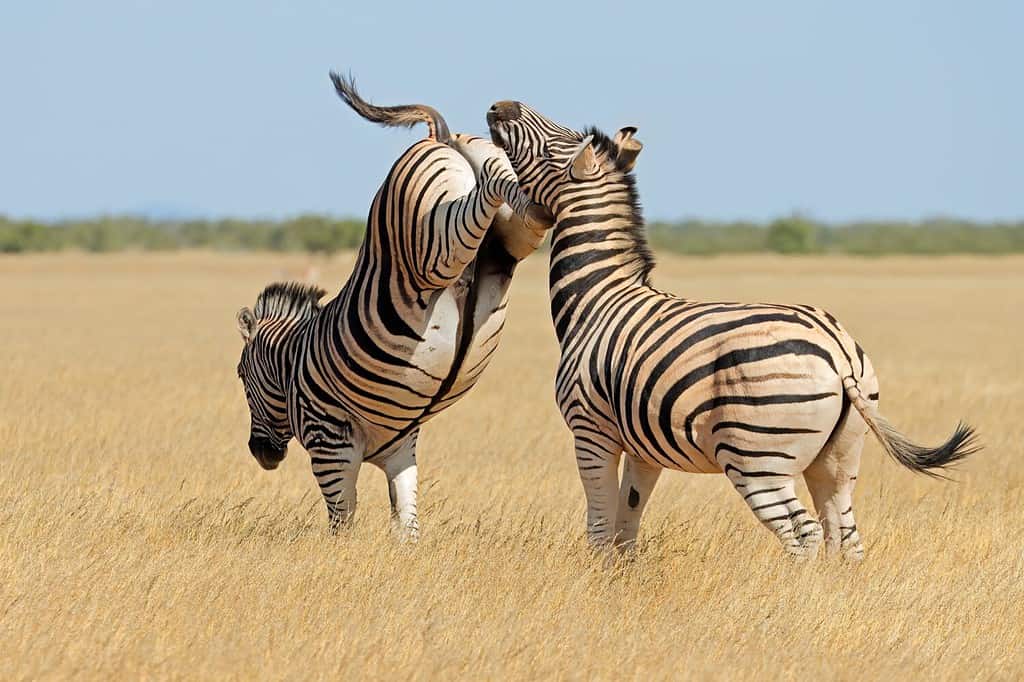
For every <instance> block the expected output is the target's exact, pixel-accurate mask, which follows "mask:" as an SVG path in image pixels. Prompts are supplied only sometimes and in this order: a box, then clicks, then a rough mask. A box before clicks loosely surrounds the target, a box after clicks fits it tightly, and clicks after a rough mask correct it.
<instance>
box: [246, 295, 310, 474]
mask: <svg viewBox="0 0 1024 682" xmlns="http://www.w3.org/2000/svg"><path fill="white" fill-rule="evenodd" d="M326 293H327V292H325V291H324V290H323V289H320V288H319V287H314V286H308V285H304V284H295V283H291V284H271V285H270V286H268V287H267V288H266V289H264V290H263V292H262V293H261V294H260V295H259V297H258V298H257V299H256V306H255V308H254V309H253V310H250V309H249V308H242V309H241V310H240V311H238V330H239V332H241V334H242V341H243V342H244V345H243V347H242V357H241V359H240V360H239V361H238V378H239V379H241V380H242V386H243V388H244V389H245V399H246V401H247V402H248V403H249V415H250V417H251V421H252V424H251V427H250V431H249V451H250V452H251V453H252V455H253V457H255V458H256V461H257V462H259V464H260V466H262V467H263V468H264V469H268V470H269V469H276V468H277V466H278V465H279V464H280V463H281V461H282V460H283V459H284V456H285V454H287V451H288V441H289V440H291V438H292V435H293V434H292V429H291V425H290V424H289V421H288V383H289V376H288V375H289V372H290V369H291V362H292V352H293V351H294V344H293V343H292V341H293V340H294V339H295V338H296V335H295V333H294V332H295V331H296V330H297V329H298V328H301V327H302V326H303V325H302V323H303V322H305V321H306V320H309V319H311V318H313V317H314V316H315V315H316V314H317V313H318V312H319V311H320V304H319V300H320V298H321V297H323V296H324V294H326Z"/></svg>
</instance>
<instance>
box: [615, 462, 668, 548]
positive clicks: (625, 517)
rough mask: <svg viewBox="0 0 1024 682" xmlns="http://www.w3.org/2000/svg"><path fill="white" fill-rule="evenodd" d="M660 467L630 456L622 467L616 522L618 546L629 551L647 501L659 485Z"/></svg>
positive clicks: (634, 542)
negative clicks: (656, 485)
mask: <svg viewBox="0 0 1024 682" xmlns="http://www.w3.org/2000/svg"><path fill="white" fill-rule="evenodd" d="M659 474H661V467H659V466H655V465H652V464H648V463H647V462H644V461H643V460H641V459H639V458H637V457H634V456H632V455H629V454H627V455H626V458H625V462H624V463H623V465H622V485H620V486H619V504H618V514H617V516H616V521H615V544H616V546H617V547H618V548H619V549H621V550H623V551H626V550H629V549H631V548H632V547H633V546H634V545H635V544H636V536H637V533H638V532H639V531H640V517H641V516H642V515H643V513H644V507H645V506H646V505H647V500H649V499H650V497H651V493H652V492H653V491H654V484H655V483H657V482H658V476H659Z"/></svg>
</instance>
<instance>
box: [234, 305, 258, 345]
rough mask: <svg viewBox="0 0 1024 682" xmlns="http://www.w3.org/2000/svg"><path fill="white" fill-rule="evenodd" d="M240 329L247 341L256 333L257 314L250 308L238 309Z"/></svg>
mask: <svg viewBox="0 0 1024 682" xmlns="http://www.w3.org/2000/svg"><path fill="white" fill-rule="evenodd" d="M238 331H239V332H240V333H241V334H242V340H243V341H245V342H246V343H249V342H250V341H252V335H253V334H255V333H256V316H255V315H253V314H252V311H251V310H249V309H248V308H242V309H241V310H239V311H238Z"/></svg>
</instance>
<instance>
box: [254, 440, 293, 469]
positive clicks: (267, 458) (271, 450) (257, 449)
mask: <svg viewBox="0 0 1024 682" xmlns="http://www.w3.org/2000/svg"><path fill="white" fill-rule="evenodd" d="M249 452H251V453H252V456H253V457H255V458H256V461H257V462H259V464H260V466H261V467H263V468H264V469H265V470H266V471H273V470H274V469H276V468H277V467H278V465H279V464H281V461H282V460H284V456H285V455H286V454H288V446H285V447H278V446H275V445H273V444H271V443H270V442H269V441H267V440H264V439H261V438H259V439H258V438H251V439H249Z"/></svg>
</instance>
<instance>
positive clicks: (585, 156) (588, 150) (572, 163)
mask: <svg viewBox="0 0 1024 682" xmlns="http://www.w3.org/2000/svg"><path fill="white" fill-rule="evenodd" d="M593 139H594V136H593V135H587V136H586V137H584V138H583V141H582V142H580V146H578V147H576V150H575V151H573V153H572V156H570V157H569V164H568V165H569V176H570V177H571V178H572V179H573V180H586V179H587V178H590V177H593V176H594V175H596V174H597V171H598V165H597V154H595V153H594V145H592V144H590V143H591V141H592V140H593Z"/></svg>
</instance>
